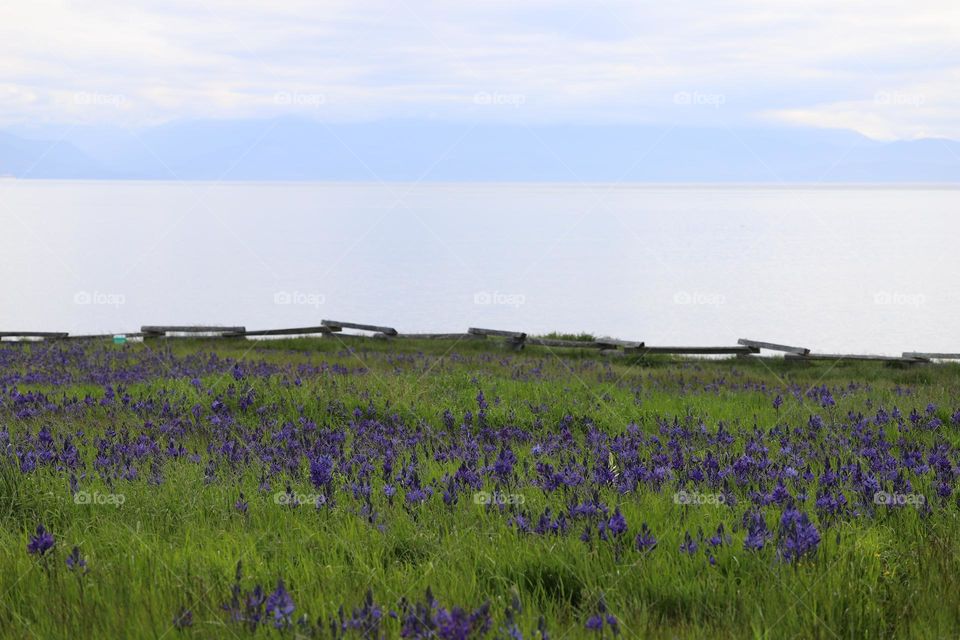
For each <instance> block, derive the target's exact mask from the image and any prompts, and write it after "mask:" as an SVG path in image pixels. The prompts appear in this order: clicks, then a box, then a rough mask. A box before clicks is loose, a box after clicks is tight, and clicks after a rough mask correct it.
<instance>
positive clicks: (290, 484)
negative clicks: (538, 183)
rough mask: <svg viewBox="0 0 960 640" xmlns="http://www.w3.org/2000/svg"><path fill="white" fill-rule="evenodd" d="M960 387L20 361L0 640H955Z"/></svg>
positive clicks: (1, 385)
mask: <svg viewBox="0 0 960 640" xmlns="http://www.w3.org/2000/svg"><path fill="white" fill-rule="evenodd" d="M958 391H960V367H956V366H952V365H920V366H912V367H903V368H900V367H897V366H891V365H886V366H884V365H880V364H873V363H859V364H852V363H829V362H823V363H815V364H814V363H799V364H794V363H786V362H784V361H782V360H777V359H763V360H757V359H732V360H696V361H681V360H670V359H656V358H653V359H648V360H647V361H645V362H625V361H617V362H612V361H608V360H605V359H602V358H599V357H597V356H591V355H590V354H581V353H578V352H572V351H564V350H557V349H552V350H551V349H546V348H542V349H537V348H530V349H528V350H527V351H525V352H522V353H519V354H518V353H512V352H507V351H505V350H500V349H498V348H497V347H496V343H494V342H493V341H489V342H487V343H483V342H479V341H477V342H472V341H471V342H463V343H458V344H454V343H429V344H428V343H412V342H411V343H407V342H400V341H397V342H394V343H389V344H388V343H382V342H379V341H372V340H363V341H357V340H354V341H349V342H346V341H341V340H336V339H322V340H306V339H298V340H284V341H270V342H265V341H260V342H245V341H241V340H236V341H229V340H205V341H204V340H171V341H157V342H153V343H150V344H147V345H132V344H131V345H125V346H116V345H108V344H99V345H94V344H90V345H82V344H77V343H36V344H32V345H26V344H8V343H4V344H3V345H2V346H0V580H2V582H0V637H3V638H153V639H159V638H175V637H176V638H179V637H187V638H232V637H238V638H242V637H248V636H260V637H271V636H276V637H291V638H293V637H317V638H340V637H348V638H353V637H356V638H397V637H409V638H466V637H488V638H520V637H522V638H552V639H554V640H559V639H567V638H570V639H572V638H600V637H606V638H610V637H613V636H614V635H620V636H623V637H626V638H707V637H709V638H726V637H736V638H824V639H826V638H885V637H918V638H939V637H957V635H958V633H960V606H958V605H960V590H958V588H960V580H958V575H960V571H958V570H960V555H958V552H960V522H958V513H960V510H958V501H957V496H956V488H957V487H956V484H957V482H956V480H957V476H958V472H960V455H958V451H960V449H958V432H960V424H958V423H960V397H958ZM41 526H42V527H43V529H42V530H40V531H38V527H41Z"/></svg>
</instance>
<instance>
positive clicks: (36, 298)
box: [0, 181, 960, 353]
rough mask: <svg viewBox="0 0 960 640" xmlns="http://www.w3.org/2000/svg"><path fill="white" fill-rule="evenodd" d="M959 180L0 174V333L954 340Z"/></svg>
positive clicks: (959, 337) (893, 344) (835, 342)
mask: <svg viewBox="0 0 960 640" xmlns="http://www.w3.org/2000/svg"><path fill="white" fill-rule="evenodd" d="M958 210H960V191H958V190H951V189H935V188H933V189H931V188H902V189H900V188H897V189H893V188H860V187H849V188H838V187H831V188H802V187H797V188H769V187H706V186H705V187H674V186H670V187H655V186H612V185H576V186H568V185H557V184H509V185H506V184H504V185H477V184H443V185H438V184H418V185H412V184H390V185H373V184H302V183H296V184H278V183H271V184H261V183H253V184H251V183H240V184H238V183H228V184H212V183H211V184H207V183H156V182H149V183H137V182H116V183H111V182H44V181H37V182H31V181H8V182H0V221H2V224H0V300H2V304H0V327H2V328H3V329H7V330H26V329H31V330H50V331H52V330H62V331H70V332H74V333H81V332H82V333H87V332H121V331H134V330H137V329H138V328H139V327H140V325H141V324H166V323H169V324H187V323H211V324H242V325H246V327H247V328H249V329H261V328H274V327H284V326H301V325H312V324H318V323H319V321H320V319H321V318H331V319H339V320H353V321H360V322H371V323H376V324H387V325H391V326H395V327H396V328H397V329H398V330H400V331H442V332H454V331H464V330H466V328H467V327H468V326H485V327H492V328H503V329H511V330H522V331H527V332H545V331H551V330H560V331H569V332H577V331H589V332H592V333H595V334H598V335H610V336H615V337H620V338H625V339H636V340H646V342H647V343H648V344H651V345H658V344H669V345H673V344H684V345H697V344H704V345H724V344H734V343H736V340H737V338H740V337H748V338H754V339H760V340H766V341H781V342H787V343H796V344H800V345H803V346H808V347H810V348H813V349H817V350H823V351H844V352H855V351H860V352H876V353H899V352H900V351H903V350H929V351H934V350H936V351H960V289H958V275H960V252H958V251H957V249H956V239H957V237H958V236H960V217H958V216H957V215H956V213H957V211H958Z"/></svg>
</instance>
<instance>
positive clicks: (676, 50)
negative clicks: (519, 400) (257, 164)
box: [0, 0, 960, 138]
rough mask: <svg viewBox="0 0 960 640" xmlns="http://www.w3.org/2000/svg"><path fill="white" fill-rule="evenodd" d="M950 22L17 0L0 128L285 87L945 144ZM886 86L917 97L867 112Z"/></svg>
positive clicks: (802, 9) (601, 118)
mask: <svg viewBox="0 0 960 640" xmlns="http://www.w3.org/2000/svg"><path fill="white" fill-rule="evenodd" d="M958 29H960V6H958V5H956V4H955V3H953V2H949V1H940V0H925V1H924V0H921V1H919V2H914V3H912V4H911V5H909V7H905V6H904V5H903V4H902V3H900V2H861V1H850V2H845V3H836V2H828V1H826V0H805V1H800V0H783V1H781V2H777V3H769V2H766V1H760V0H739V1H727V2H714V1H710V2H708V1H707V0H700V1H694V2H688V3H683V4H676V3H675V4H667V3H664V4H662V5H659V6H657V5H653V6H651V5H640V4H637V3H634V2H619V1H614V0H607V1H601V2H544V1H540V0H532V1H529V0H528V1H527V2H506V1H500V0H497V1H488V2H482V3H460V4H453V3H448V2H435V1H428V0H427V1H413V0H394V1H391V2H386V1H375V2H365V1H352V2H347V1H327V2H308V1H306V0H303V1H301V0H277V1H275V2H271V3H268V4H267V3H264V4H259V3H251V2H237V1H236V0H232V1H228V0H201V1H199V2H194V1H190V2H187V1H185V0H173V1H168V2H159V1H154V0H140V1H139V2H138V1H135V0H128V1H123V2H121V1H115V0H96V1H92V0H89V1H87V2H66V1H65V0H64V1H54V0H31V2H27V3H8V4H6V5H5V6H2V7H0V122H8V123H9V122H25V121H26V122H36V121H54V122H114V123H115V122H117V121H118V120H119V121H121V122H128V123H131V124H139V123H145V122H156V121H162V120H166V119H172V118H190V117H249V116H269V115H278V114H284V113H290V112H291V111H296V110H300V111H302V108H303V107H304V106H314V107H315V106H317V104H316V103H317V102H320V101H319V100H314V101H313V102H312V103H311V102H307V103H300V104H298V103H296V102H294V101H291V102H290V103H287V104H282V101H280V102H278V101H277V100H276V99H275V96H276V95H277V94H279V93H287V94H291V95H311V96H322V97H323V100H322V108H319V109H315V110H314V111H312V112H311V113H316V114H317V115H318V117H323V118H328V119H333V120H344V119H356V118H382V117H412V116H420V117H423V116H431V117H443V118H459V119H478V118H479V119H505V120H517V119H526V120H528V121H533V120H535V121H557V120H572V121H577V122H606V121H610V120H621V121H622V120H636V121H658V122H678V123H690V122H696V123H705V124H709V123H716V122H723V123H725V124H731V125H733V124H743V123H745V122H755V121H759V120H762V119H764V118H771V117H772V118H775V119H778V120H781V121H783V120H785V121H789V122H793V123H801V124H807V125H813V126H828V127H833V126H841V127H844V128H851V129H855V130H857V131H861V132H862V133H865V134H867V135H870V136H874V137H878V138H902V137H916V136H917V135H946V136H953V137H957V136H958V135H960V132H958V131H957V130H956V129H957V126H956V125H954V124H953V123H954V122H957V121H960V117H958V116H960V100H958V99H957V98H955V97H954V94H955V91H954V90H953V87H954V86H956V80H957V76H958V72H960V50H958V48H957V44H958V41H957V40H956V33H957V32H958ZM884 91H886V92H900V93H903V94H905V95H911V94H915V93H918V94H921V95H923V96H924V97H925V98H928V99H927V100H926V102H925V103H924V104H923V105H922V106H921V107H914V106H911V105H905V104H900V103H890V104H883V103H882V101H878V100H876V99H875V96H876V95H877V94H878V93H879V92H884ZM478 92H487V93H491V94H494V93H496V94H500V95H512V96H523V101H522V108H513V109H498V108H479V107H482V106H484V105H478V104H477V103H476V102H475V101H474V100H473V99H472V98H473V96H475V95H476V94H477V93H478ZM678 92H687V93H690V94H700V95H713V96H723V98H724V99H723V103H722V108H720V109H708V108H704V109H696V108H687V107H689V106H691V105H680V104H677V102H676V101H675V100H674V96H675V95H676V94H677V93H678ZM77 95H92V96H122V97H123V98H124V101H123V103H122V106H121V107H118V106H117V105H118V104H120V103H119V102H118V101H116V100H114V101H110V100H107V99H103V100H99V101H97V100H93V101H86V102H85V101H84V100H83V99H81V100H77V99H76V96H77ZM516 102H518V100H514V103H516ZM487 106H491V107H496V106H498V105H496V104H494V105H487ZM499 106H502V105H499ZM692 106H696V105H695V104H694V105H692ZM701 106H702V105H701ZM707 106H709V105H707ZM714 106H716V105H714Z"/></svg>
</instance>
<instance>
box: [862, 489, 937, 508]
mask: <svg viewBox="0 0 960 640" xmlns="http://www.w3.org/2000/svg"><path fill="white" fill-rule="evenodd" d="M926 501H927V499H926V497H925V496H924V495H923V494H920V493H887V492H886V491H877V492H876V493H875V494H873V504H878V505H883V506H886V507H905V506H910V507H922V506H923V505H924V504H925V503H926Z"/></svg>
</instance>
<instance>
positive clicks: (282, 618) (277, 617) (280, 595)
mask: <svg viewBox="0 0 960 640" xmlns="http://www.w3.org/2000/svg"><path fill="white" fill-rule="evenodd" d="M266 604H267V608H266V614H267V615H273V626H274V627H276V628H277V629H283V628H285V627H288V626H290V624H291V622H292V621H291V616H292V615H293V611H294V609H295V607H294V604H293V598H292V597H290V593H289V592H288V591H287V590H286V589H285V588H284V586H283V580H282V579H280V580H277V588H276V589H275V590H274V592H273V593H271V594H270V595H269V596H268V597H267V601H266Z"/></svg>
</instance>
